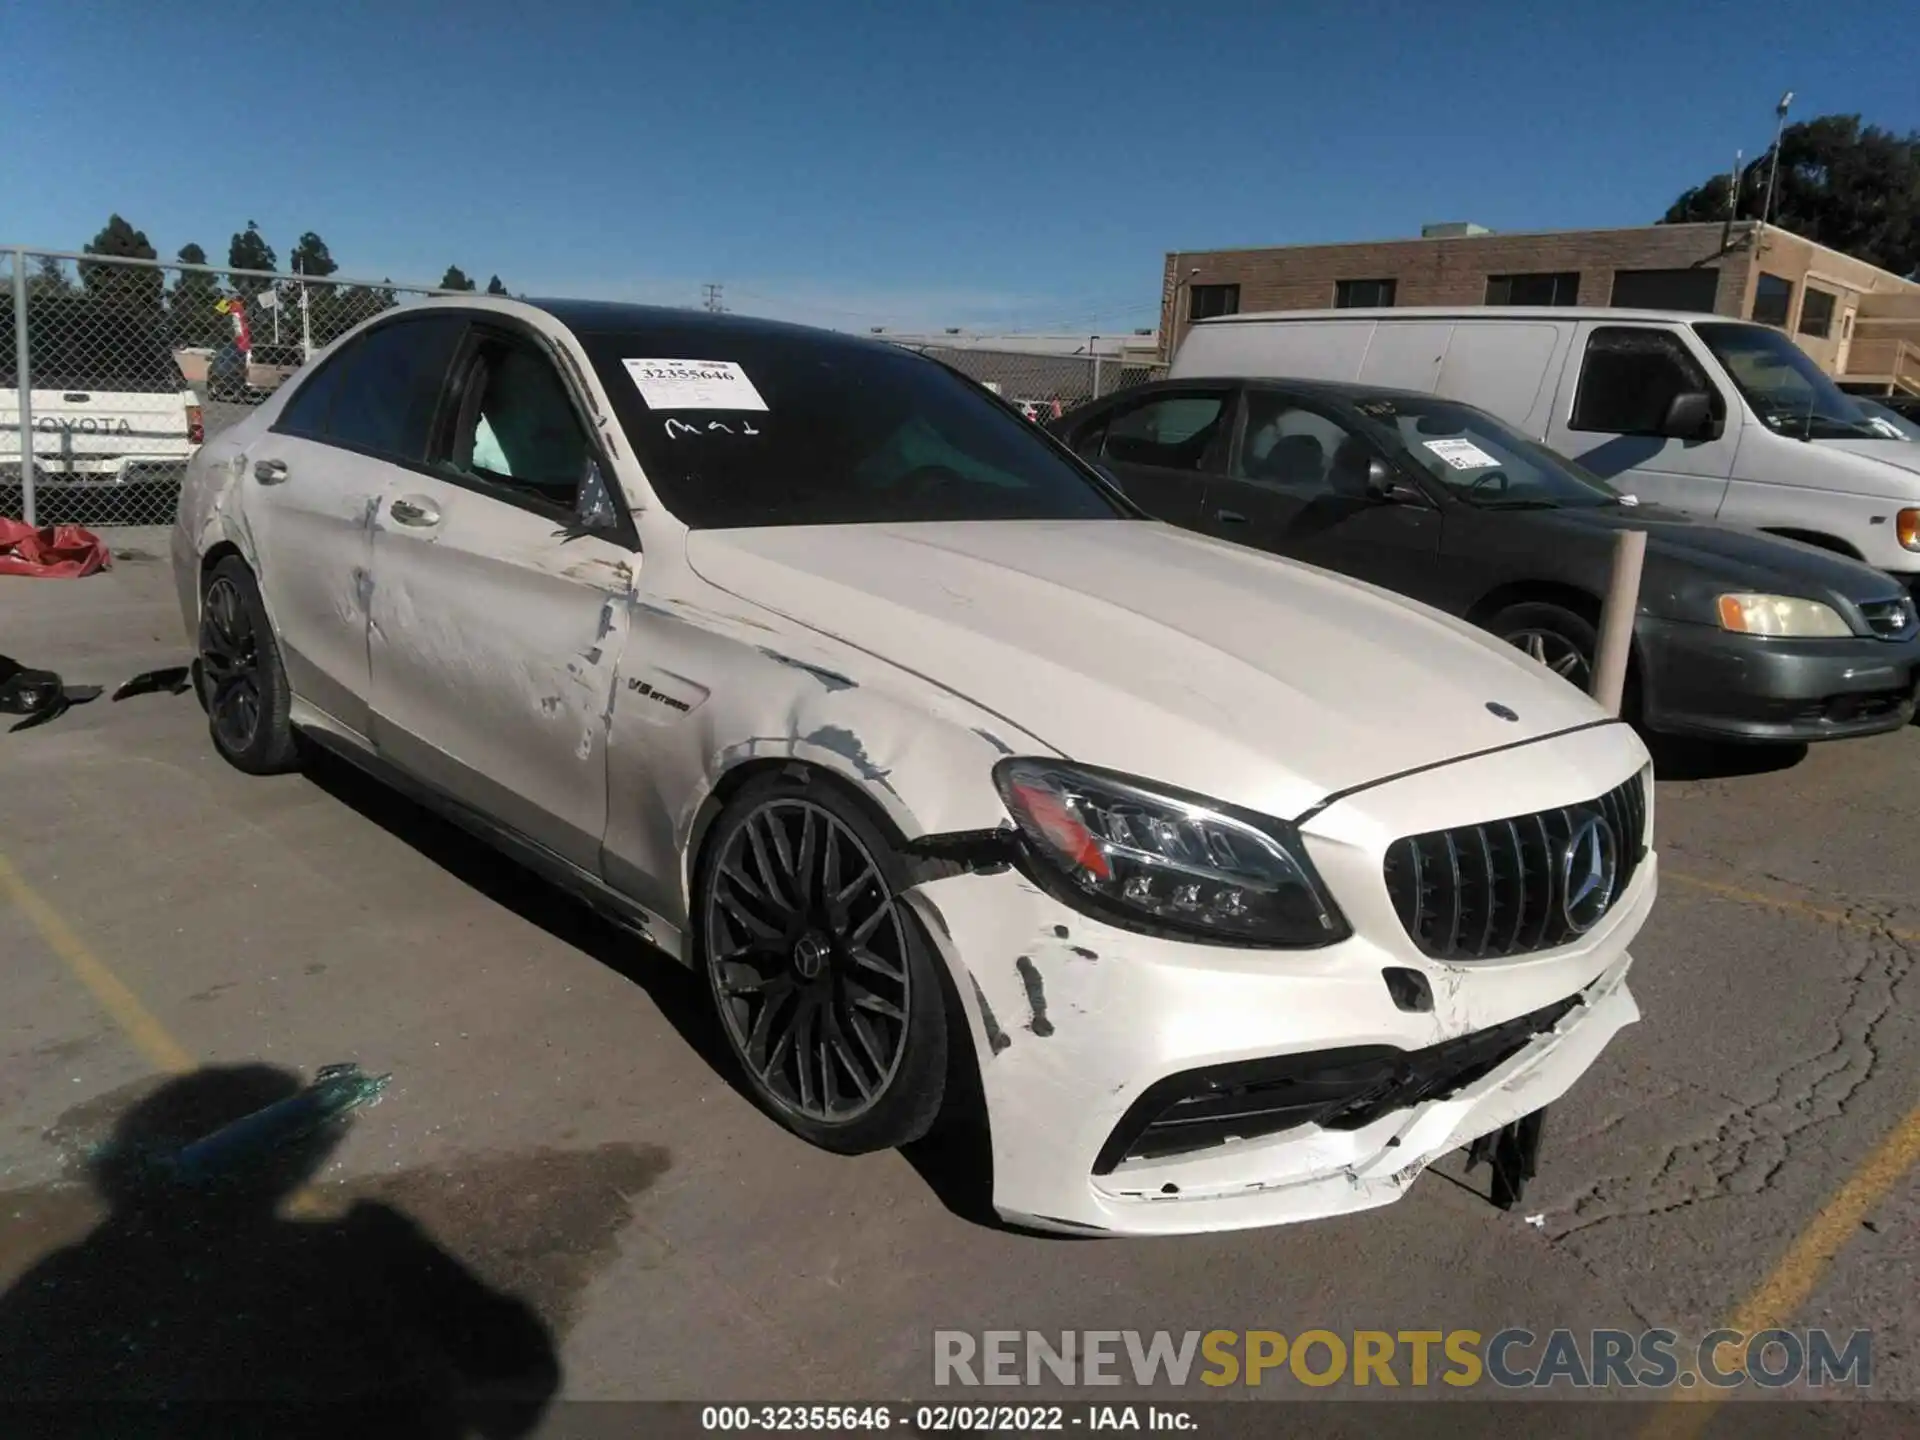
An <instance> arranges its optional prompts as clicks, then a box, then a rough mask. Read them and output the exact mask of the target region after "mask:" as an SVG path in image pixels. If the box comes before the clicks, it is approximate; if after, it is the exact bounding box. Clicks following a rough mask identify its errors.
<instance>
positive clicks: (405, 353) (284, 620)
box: [238, 315, 465, 737]
mask: <svg viewBox="0 0 1920 1440" xmlns="http://www.w3.org/2000/svg"><path fill="white" fill-rule="evenodd" d="M464 329H465V321H463V320H460V319H458V318H455V317H451V316H446V315H440V316H432V317H424V316H423V317H420V318H417V319H413V318H410V319H405V320H396V321H391V322H388V323H386V324H383V325H380V326H378V327H377V328H375V329H371V330H369V331H367V332H366V333H365V334H363V335H361V336H359V337H358V338H356V339H355V340H354V341H352V342H351V343H350V344H349V345H347V346H346V348H344V349H343V350H341V351H340V352H339V353H338V354H335V355H333V356H332V357H330V358H329V359H328V360H327V361H326V362H325V363H324V364H322V365H321V366H320V368H319V369H318V370H316V371H315V372H314V373H313V374H311V375H308V376H306V377H305V378H304V379H303V380H302V381H301V383H300V386H299V388H298V389H297V390H296V391H295V392H294V393H293V395H291V396H290V397H289V398H288V400H287V403H286V406H285V408H284V409H282V410H281V412H280V414H279V416H278V417H277V418H276V419H275V420H274V423H273V426H272V428H271V429H270V430H268V431H267V433H266V434H264V435H262V436H261V437H260V438H259V439H258V440H256V441H254V443H253V444H252V445H250V446H249V447H248V448H247V450H246V451H245V453H243V454H242V455H240V456H239V457H238V459H239V463H240V464H241V466H242V467H243V468H242V472H241V476H240V484H241V485H242V486H244V487H245V488H246V489H247V490H249V491H250V492H252V493H250V494H249V495H248V496H247V505H246V510H247V515H248V518H249V520H250V522H251V524H252V526H253V528H254V532H255V537H254V538H255V544H256V549H257V551H258V553H259V554H261V555H268V556H271V557H272V561H271V563H270V564H267V565H264V566H263V567H262V571H261V574H260V576H259V580H260V589H261V593H262V595H263V596H264V597H265V599H266V604H267V614H268V618H269V619H270V620H271V621H272V622H273V628H274V634H275V636H276V637H277V638H278V640H279V644H280V654H281V658H282V661H283V663H284V664H285V665H286V668H287V679H288V681H289V682H290V683H291V685H292V687H293V691H294V694H295V695H297V696H298V697H299V698H300V699H301V700H302V701H304V702H305V703H307V704H310V705H312V706H314V707H315V708H316V709H318V710H321V711H322V712H324V713H325V714H326V715H327V716H329V717H330V718H331V719H332V720H334V721H335V722H336V723H337V724H339V725H341V726H343V727H345V728H346V729H347V730H350V731H352V732H353V733H354V734H357V735H360V736H363V737H364V736H366V735H367V733H368V728H367V696H368V694H369V691H370V688H371V684H372V680H371V673H370V669H369V665H368V660H367V600H368V596H369V591H370V585H371V577H372V568H373V526H374V524H375V521H376V516H377V515H378V514H379V513H380V512H381V510H382V509H383V508H384V507H385V505H386V504H387V502H388V500H389V499H391V497H392V496H393V494H394V493H395V489H396V487H397V486H398V484H399V482H400V481H401V480H402V479H403V478H405V477H406V475H407V474H408V471H407V470H405V469H404V468H402V467H404V466H406V465H408V464H418V463H419V462H420V461H421V459H422V458H423V457H424V455H425V453H426V447H427V431H428V427H429V425H430V422H431V420H432V416H433V407H434V403H435V401H436V400H437V398H438V396H439V391H440V387H441V384H442V382H443V381H444V380H445V378H446V371H447V364H448V362H449V361H450V360H451V359H452V356H453V350H454V346H455V345H456V344H457V343H458V341H459V337H460V334H461V332H462V331H463V330H464Z"/></svg>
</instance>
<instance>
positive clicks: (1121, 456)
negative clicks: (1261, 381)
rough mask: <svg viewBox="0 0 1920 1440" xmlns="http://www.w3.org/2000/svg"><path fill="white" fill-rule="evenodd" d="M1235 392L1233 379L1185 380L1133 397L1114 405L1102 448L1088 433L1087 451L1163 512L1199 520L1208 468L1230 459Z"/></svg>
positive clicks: (1188, 521)
mask: <svg viewBox="0 0 1920 1440" xmlns="http://www.w3.org/2000/svg"><path fill="white" fill-rule="evenodd" d="M1234 394H1235V387H1234V386H1232V385H1192V386H1187V385H1181V386H1175V387H1169V388H1167V389H1160V390H1155V391H1152V392H1150V393H1148V394H1144V395H1138V396H1134V397H1131V398H1129V399H1128V400H1126V401H1123V402H1122V403H1121V404H1119V405H1117V406H1115V407H1114V408H1113V409H1112V410H1109V411H1108V412H1107V417H1106V423H1105V425H1104V427H1103V428H1102V429H1101V430H1100V433H1099V438H1098V441H1097V448H1095V442H1094V440H1093V439H1092V437H1090V436H1088V437H1084V438H1083V439H1082V441H1081V444H1082V445H1083V446H1085V447H1086V448H1083V449H1082V450H1081V453H1082V454H1084V455H1085V456H1086V457H1087V458H1088V459H1089V460H1093V461H1096V462H1097V463H1099V464H1101V465H1104V466H1105V467H1106V468H1107V470H1108V471H1109V472H1110V473H1111V474H1112V475H1113V476H1114V478H1115V479H1116V480H1118V481H1119V483H1120V488H1121V489H1122V490H1124V491H1126V493H1127V497H1128V498H1129V499H1130V500H1132V501H1133V502H1134V504H1136V505H1138V506H1139V507H1140V508H1141V509H1143V510H1145V511H1146V512H1147V513H1148V514H1149V515H1152V516H1153V517H1154V518H1155V519H1158V520H1165V521H1166V522H1167V523H1168V524H1169V525H1181V526H1185V527H1187V528H1188V529H1192V528H1195V527H1196V526H1197V525H1198V524H1199V521H1200V512H1201V507H1202V505H1203V504H1204V503H1205V500H1206V492H1207V476H1208V473H1209V472H1210V471H1214V470H1218V469H1220V468H1222V467H1223V466H1224V465H1225V463H1226V457H1227V442H1228V437H1229V435H1230V433H1231V430H1232V423H1233V400H1234Z"/></svg>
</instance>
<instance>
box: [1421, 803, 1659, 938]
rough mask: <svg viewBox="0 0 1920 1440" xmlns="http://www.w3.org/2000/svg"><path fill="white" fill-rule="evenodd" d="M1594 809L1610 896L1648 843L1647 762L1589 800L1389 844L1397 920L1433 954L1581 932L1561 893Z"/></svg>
mask: <svg viewBox="0 0 1920 1440" xmlns="http://www.w3.org/2000/svg"><path fill="white" fill-rule="evenodd" d="M1592 815H1598V816H1600V818H1602V819H1603V820H1605V821H1606V822H1607V825H1608V826H1609V828H1611V829H1612V831H1613V835H1614V841H1615V854H1616V867H1617V868H1616V871H1615V878H1614V882H1613V895H1614V897H1615V898H1617V897H1618V896H1620V895H1622V894H1624V893H1625V891H1626V888H1627V885H1628V883H1629V882H1630V881H1631V880H1632V879H1633V875H1634V871H1635V870H1637V869H1638V868H1639V866H1640V861H1641V860H1642V858H1644V856H1645V855H1646V853H1647V847H1646V829H1647V796H1646V789H1645V779H1644V772H1643V773H1642V774H1641V775H1636V776H1634V778H1633V779H1631V780H1629V781H1627V783H1626V784H1624V785H1619V786H1616V787H1615V788H1614V789H1612V790H1609V791H1608V792H1607V793H1606V794H1604V795H1602V796H1601V797H1600V798H1599V799H1597V800H1594V801H1592V802H1591V803H1589V804H1586V805H1569V806H1566V807H1565V808H1563V809H1559V810H1541V811H1538V812H1537V813H1535V814H1532V815H1516V816H1513V817H1512V818H1511V819H1507V820H1489V821H1488V822H1486V823H1485V824H1484V825H1463V826H1461V827H1459V828H1458V829H1455V830H1435V831H1431V832H1430V833H1428V834H1425V835H1410V836H1407V837H1406V838H1404V839H1401V840H1396V841H1394V842H1393V844H1392V845H1390V846H1388V847H1387V859H1386V866H1385V872H1386V880H1387V893H1388V894H1389V895H1391V896H1392V897H1393V908H1394V909H1395V910H1396V911H1398V912H1399V915H1400V923H1401V924H1403V925H1405V926H1406V927H1407V934H1408V935H1410V936H1412V937H1413V943H1414V944H1416V945H1418V946H1419V947H1420V951H1421V953H1422V954H1424V955H1431V956H1432V957H1433V958H1434V959H1436V960H1491V959H1496V958H1499V957H1502V956H1507V955H1525V954H1528V953H1530V952H1532V951H1535V950H1551V949H1552V948H1554V947H1555V946H1556V945H1565V944H1566V943H1567V942H1568V941H1570V940H1572V939H1574V938H1575V936H1576V935H1577V934H1579V931H1578V929H1576V928H1575V926H1574V925H1573V924H1572V923H1571V922H1570V921H1569V920H1568V918H1567V914H1566V904H1565V901H1566V896H1565V895H1564V894H1562V890H1563V889H1564V886H1565V881H1564V879H1563V876H1564V873H1565V868H1566V867H1565V866H1564V865H1563V864H1562V860H1563V858H1564V856H1565V854H1566V849H1567V843H1568V841H1569V840H1570V839H1571V838H1572V837H1573V833H1574V831H1575V830H1576V829H1578V828H1579V827H1580V825H1581V824H1582V822H1583V821H1585V820H1586V819H1587V818H1588V817H1589V816H1592Z"/></svg>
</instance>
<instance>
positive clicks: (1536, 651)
mask: <svg viewBox="0 0 1920 1440" xmlns="http://www.w3.org/2000/svg"><path fill="white" fill-rule="evenodd" d="M1487 628H1488V629H1489V630H1491V631H1492V632H1493V633H1494V634H1496V635H1498V636H1499V637H1500V638H1501V639H1502V640H1504V641H1506V642H1507V643H1508V644H1509V645H1512V646H1514V647H1515V648H1516V649H1519V650H1523V651H1525V652H1526V653H1527V654H1528V655H1531V656H1532V657H1533V658H1534V659H1535V660H1538V661H1539V662H1540V663H1541V664H1542V665H1544V666H1546V667H1547V668H1548V669H1549V670H1551V671H1553V673H1554V674H1556V675H1558V676H1559V677H1560V678H1561V679H1562V680H1565V681H1566V682H1567V683H1568V684H1569V685H1575V686H1578V687H1579V688H1580V689H1581V690H1583V691H1586V692H1588V693H1591V692H1592V690H1593V659H1594V656H1595V655H1596V654H1597V653H1599V649H1600V637H1599V634H1598V633H1597V632H1596V631H1595V630H1594V628H1593V626H1592V625H1591V624H1590V623H1588V621H1587V620H1586V618H1585V617H1584V616H1580V615H1576V614H1575V613H1574V612H1573V611H1571V610H1567V609H1563V608H1562V607H1561V606H1558V605H1549V604H1545V603H1542V602H1539V601H1533V602H1530V603H1528V604H1524V605H1509V606H1508V607H1507V608H1506V609H1505V610H1502V611H1501V612H1500V613H1499V614H1498V615H1496V616H1494V617H1493V619H1492V620H1490V621H1489V622H1487Z"/></svg>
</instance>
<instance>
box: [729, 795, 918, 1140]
mask: <svg viewBox="0 0 1920 1440" xmlns="http://www.w3.org/2000/svg"><path fill="white" fill-rule="evenodd" d="M904 886H905V875H904V868H903V866H902V863H901V859H900V856H899V852H898V850H897V849H896V848H895V844H894V842H893V841H892V840H891V839H890V838H889V837H888V836H887V835H886V834H884V833H883V832H882V830H881V827H880V826H879V825H877V824H876V823H875V822H874V821H873V820H872V819H871V818H869V816H868V815H867V814H866V812H865V811H864V809H863V808H862V807H861V806H860V804H859V803H858V802H857V801H855V800H853V799H851V798H849V797H848V796H847V795H846V794H845V792H843V791H842V790H840V789H839V788H838V787H837V786H836V785H834V784H833V783H832V782H830V781H826V780H821V779H817V778H812V777H806V776H800V775H794V774H790V773H784V772H783V773H780V774H777V775H767V776H764V777H762V778H759V779H756V780H753V781H750V782H749V783H748V784H747V785H746V786H745V788H743V789H742V790H741V792H740V793H739V794H738V795H736V796H735V797H734V798H733V799H732V801H730V802H729V803H728V804H727V806H726V808H725V809H724V810H722V811H721V812H720V814H719V815H718V816H717V817H716V818H715V820H714V822H713V825H712V828H711V829H710V830H709V831H708V834H707V839H706V842H705V844H704V845H703V846H702V847H701V856H700V865H699V870H698V873H697V875H696V877H695V881H694V897H693V898H694V903H693V932H694V937H693V938H694V946H695V952H694V953H695V955H696V956H697V959H698V964H699V966H700V968H701V970H702V971H703V972H705V974H706V977H707V990H708V993H709V995H710V996H711V997H712V1000H713V1007H714V1012H715V1015H716V1017H717V1019H718V1021H719V1026H720V1031H721V1033H722V1034H723V1035H724V1036H725V1037H726V1043H727V1050H728V1052H729V1054H730V1055H731V1057H732V1059H733V1061H734V1062H735V1064H736V1065H737V1066H738V1068H739V1071H740V1073H741V1076H742V1077H743V1078H744V1080H745V1082H746V1086H747V1089H748V1091H749V1093H751V1094H752V1096H753V1097H754V1099H755V1100H756V1101H757V1102H758V1103H759V1105H760V1106H761V1108H762V1109H764V1110H765V1111H766V1112H767V1113H768V1114H769V1115H771V1116H772V1117H773V1118H774V1119H775V1120H777V1121H779V1122H780V1124H782V1125H784V1126H785V1127H786V1128H787V1129H789V1130H791V1131H792V1132H793V1133H794V1134H796V1135H798V1136H800V1137H801V1138H802V1139H804V1140H807V1141H810V1142H811V1143H813V1144H815V1145H818V1146H819V1147H820V1148H821V1149H823V1150H831V1151H834V1152H836V1153H838V1154H842V1155H858V1154H863V1153H865V1152H867V1151H871V1150H888V1149H892V1148H894V1147H896V1146H900V1145H905V1144H907V1143H909V1142H910V1141H913V1140H917V1139H919V1138H920V1137H921V1136H923V1135H925V1134H926V1133H927V1131H928V1130H929V1129H930V1128H931V1127H932V1125H933V1122H934V1119H935V1118H936V1116H937V1115H938V1114H939V1112H940V1105H941V1101H942V1099H943V1097H944V1093H945V1087H946V1072H947V1049H948V1044H949V1040H948V1035H947V1018H946V1007H945V1004H944V1001H943V993H942V989H941V983H940V982H941V976H940V972H939V970H938V968H937V967H938V966H939V965H940V963H941V962H940V960H939V959H938V957H937V956H936V955H935V954H934V951H933V948H932V945H931V943H930V942H929V941H928V939H927V937H926V935H925V934H924V932H923V931H922V930H921V928H920V924H919V921H918V920H917V919H916V918H915V917H914V915H913V914H912V912H911V911H910V910H909V909H908V908H907V907H906V906H904V905H902V904H900V903H899V901H898V899H897V898H896V897H897V896H898V895H899V893H900V891H901V890H902V889H903V888H904ZM836 892H837V896H838V898H837V899H830V898H829V897H830V896H831V895H834V894H835V893H836Z"/></svg>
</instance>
